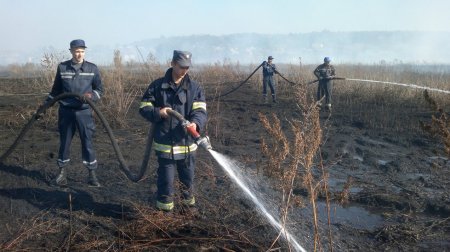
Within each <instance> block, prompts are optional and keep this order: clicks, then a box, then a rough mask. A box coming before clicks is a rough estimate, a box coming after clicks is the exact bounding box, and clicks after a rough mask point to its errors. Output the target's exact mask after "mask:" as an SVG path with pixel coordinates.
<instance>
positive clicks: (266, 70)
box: [262, 56, 278, 103]
mask: <svg viewBox="0 0 450 252" xmlns="http://www.w3.org/2000/svg"><path fill="white" fill-rule="evenodd" d="M272 61H273V57H272V56H269V57H268V58H267V61H264V62H263V65H262V68H263V99H264V103H267V86H269V88H270V92H271V93H272V102H273V103H276V102H277V97H276V94H275V79H274V78H273V75H274V74H275V73H278V71H277V67H276V66H275V64H273V63H272Z"/></svg>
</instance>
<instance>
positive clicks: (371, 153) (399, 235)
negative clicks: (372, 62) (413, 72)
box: [0, 79, 450, 251]
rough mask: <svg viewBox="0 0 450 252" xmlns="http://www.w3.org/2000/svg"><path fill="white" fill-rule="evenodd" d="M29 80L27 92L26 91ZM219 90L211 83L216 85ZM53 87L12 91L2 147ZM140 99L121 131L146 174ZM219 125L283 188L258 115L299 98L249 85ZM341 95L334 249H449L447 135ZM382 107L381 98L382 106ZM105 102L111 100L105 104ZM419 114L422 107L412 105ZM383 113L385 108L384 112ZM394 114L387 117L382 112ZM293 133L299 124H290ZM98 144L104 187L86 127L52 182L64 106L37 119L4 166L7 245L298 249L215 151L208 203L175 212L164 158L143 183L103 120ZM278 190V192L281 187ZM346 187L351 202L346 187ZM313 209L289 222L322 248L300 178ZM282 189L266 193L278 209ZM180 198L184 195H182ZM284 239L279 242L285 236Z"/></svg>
mask: <svg viewBox="0 0 450 252" xmlns="http://www.w3.org/2000/svg"><path fill="white" fill-rule="evenodd" d="M0 81H1V82H2V84H1V87H4V86H6V85H14V87H16V86H17V87H16V88H14V89H12V90H11V89H10V90H6V91H5V93H8V92H9V93H11V92H12V93H25V92H26V89H25V88H24V87H23V86H21V85H19V84H20V83H22V82H20V81H18V80H11V79H0ZM20 87H22V88H23V89H21V88H20ZM207 91H208V88H207ZM43 98H44V96H3V97H2V98H1V101H0V113H1V117H2V121H3V123H2V125H1V131H0V134H1V139H2V143H1V152H2V153H4V152H5V151H6V149H7V148H8V147H9V146H10V145H11V144H12V142H13V141H14V139H15V138H16V136H17V134H18V133H19V131H20V129H21V127H22V126H23V125H24V124H25V123H26V121H27V120H28V118H30V115H31V113H32V111H34V110H35V109H36V108H37V105H38V104H39V102H40V101H42V100H43ZM138 105H139V97H137V98H136V101H135V102H134V103H133V105H132V108H131V109H130V112H129V114H128V117H127V121H128V125H129V126H128V127H127V128H124V129H114V133H115V135H116V138H117V140H118V142H119V145H120V147H121V150H122V152H123V154H124V157H125V159H126V160H127V162H128V164H129V165H130V166H131V167H132V168H133V169H134V170H135V171H137V169H138V167H139V166H140V162H141V159H142V156H143V152H144V147H145V139H146V133H147V128H148V124H147V123H146V122H145V121H144V120H143V119H142V118H141V117H140V116H139V114H138V113H137V108H138ZM208 106H209V107H208V110H209V111H210V122H209V125H208V133H209V135H210V137H211V142H212V145H213V147H214V149H215V150H217V151H218V152H221V153H224V154H226V155H227V156H229V157H232V158H233V159H236V160H239V161H240V162H241V163H243V164H245V165H246V167H248V168H249V170H250V173H251V174H252V176H254V179H255V181H257V182H258V181H259V184H258V183H257V185H256V186H257V187H260V188H261V191H271V190H272V189H273V188H272V186H271V182H270V180H268V179H266V178H261V177H259V178H258V176H261V175H255V174H254V172H251V170H252V169H254V168H256V166H258V165H261V160H264V159H263V158H261V154H260V146H259V145H260V137H261V136H263V135H265V131H264V129H263V127H262V126H261V125H260V123H259V119H258V112H261V113H263V114H267V115H269V114H270V113H272V112H274V113H276V114H277V115H278V116H279V118H280V119H281V120H283V118H295V117H298V116H299V115H298V112H296V110H295V104H294V102H293V101H292V99H290V98H287V97H286V96H283V94H281V95H280V98H279V103H278V104H263V103H262V102H261V100H260V95H259V91H255V89H253V88H252V87H251V85H244V86H243V87H242V88H241V89H239V90H238V91H236V92H234V93H233V95H230V96H226V97H223V98H222V100H221V102H220V103H210V104H209V105H208ZM345 106H346V105H345V104H343V102H341V103H339V100H338V101H336V106H335V109H334V110H333V113H332V114H331V116H329V114H328V113H327V112H321V120H322V125H323V130H324V141H323V144H322V146H321V154H322V157H323V162H324V165H325V167H326V168H327V170H328V172H329V180H328V185H329V191H330V195H331V196H332V202H331V212H330V217H331V223H330V224H331V236H332V240H333V249H334V251H433V250H434V251H449V250H450V239H449V237H450V235H449V234H450V224H449V217H450V197H449V190H450V189H449V188H450V187H449V185H450V176H449V175H450V174H449V173H450V172H449V171H450V161H449V160H448V157H446V156H445V155H444V154H443V153H442V152H441V150H442V146H441V143H440V142H439V141H438V140H437V139H434V138H430V136H429V135H428V134H426V133H424V132H420V131H408V130H403V131H402V130H400V131H399V130H398V128H389V127H378V128H377V127H373V123H372V122H369V121H367V120H366V119H365V118H366V117H364V116H358V115H361V114H363V113H364V111H363V110H361V111H352V113H343V112H340V111H349V110H348V108H346V107H345ZM372 106H377V104H373V105H372ZM100 108H101V110H105V109H107V108H104V107H100ZM411 111H415V110H414V109H412V110H411ZM431 114H432V113H431V112H429V113H423V112H417V113H414V112H412V113H411V112H409V113H408V118H410V119H411V118H412V119H411V120H419V119H420V120H424V121H426V120H430V118H431ZM379 116H380V115H379ZM381 116H383V115H381ZM285 128H286V131H288V128H289V127H288V124H286V127H285ZM95 148H96V150H97V155H98V160H99V162H100V166H99V170H98V174H99V178H100V181H101V183H102V187H100V188H92V187H88V186H87V184H86V180H87V170H86V169H85V168H84V167H83V166H82V165H81V157H80V156H81V155H80V143H79V140H78V135H76V136H75V138H74V142H73V145H72V163H71V166H70V168H69V174H68V177H69V185H68V186H67V187H54V186H52V185H51V184H50V181H51V179H52V178H54V177H55V176H56V174H57V172H58V170H57V167H56V158H57V150H58V132H57V128H56V117H55V109H52V110H51V111H49V112H48V113H47V115H46V118H44V119H43V120H41V121H38V122H36V123H35V125H34V126H33V128H32V129H31V130H30V132H28V134H27V136H26V137H25V139H24V140H23V141H22V142H21V143H20V144H19V146H18V148H17V149H16V150H15V151H14V152H13V154H12V155H11V156H10V157H8V159H7V160H6V162H5V163H4V164H1V167H0V230H1V231H0V247H1V248H2V250H11V251H16V250H20V251H54V250H71V251H86V250H89V251H97V250H98V251H119V250H124V251H173V250H176V251H199V250H200V251H248V250H250V251H266V250H269V249H274V250H281V251H287V250H289V247H288V245H287V244H286V243H285V242H284V241H283V240H282V239H280V240H277V241H276V238H277V235H278V233H277V232H276V230H274V229H273V228H272V226H270V224H268V222H267V220H266V219H265V218H263V217H261V215H259V214H258V212H257V210H256V207H255V205H254V204H253V203H252V202H250V201H249V200H248V199H247V198H246V197H244V194H243V192H242V191H241V190H240V189H239V188H238V187H237V186H236V185H235V184H234V183H233V182H232V181H231V179H230V178H229V177H228V176H227V175H226V174H225V173H224V171H223V170H222V169H221V168H220V166H219V165H218V164H217V163H216V162H215V161H214V160H213V158H212V157H211V156H210V155H209V154H208V153H207V152H206V151H204V150H200V151H199V153H198V156H197V157H198V158H197V177H196V191H197V193H196V195H197V202H198V205H197V207H196V208H194V209H185V208H183V207H182V206H180V204H177V205H176V208H175V211H174V212H173V213H171V214H165V213H161V212H158V211H156V210H155V209H154V200H155V199H154V193H155V191H156V188H155V175H154V168H155V165H156V164H155V160H154V158H152V160H151V164H150V169H149V171H148V172H147V175H146V177H145V178H144V179H143V180H142V181H140V182H138V183H133V182H130V181H128V179H127V178H126V177H125V176H124V175H123V174H122V172H121V171H120V169H119V164H118V162H117V158H116V157H115V154H114V151H113V149H112V147H111V144H110V140H109V139H108V137H107V134H106V133H105V130H104V128H103V126H102V125H100V123H99V121H97V132H96V138H95ZM271 188H272V189H271ZM344 189H346V191H347V194H346V195H345V197H344V198H345V199H346V203H345V204H340V202H342V199H343V197H342V195H343V194H342V191H343V190H344ZM294 193H295V194H296V195H297V196H300V197H301V198H302V199H303V202H304V204H303V205H302V206H295V207H293V208H292V209H291V214H290V217H289V227H290V228H291V230H292V233H294V234H295V236H296V237H297V238H298V242H299V243H300V244H301V245H302V246H304V247H305V248H306V249H307V250H308V251H311V250H313V241H312V237H313V227H312V215H311V210H310V209H311V206H310V204H309V203H308V198H307V191H306V190H305V189H304V188H303V187H302V186H301V185H300V184H299V185H298V187H296V188H295V189H294ZM274 195H276V193H273V192H272V193H271V192H269V193H268V194H267V198H266V199H265V201H268V202H272V203H270V204H269V205H273V206H272V208H275V209H276V206H277V202H278V201H277V200H278V199H277V198H276V196H274ZM176 203H179V202H176ZM325 206H326V204H325V200H324V198H323V197H321V196H319V198H318V209H319V213H320V214H319V221H320V229H321V246H322V248H323V249H324V250H329V245H328V244H329V235H328V225H327V218H326V216H327V214H326V211H325V210H326V207H325ZM274 241H276V242H274Z"/></svg>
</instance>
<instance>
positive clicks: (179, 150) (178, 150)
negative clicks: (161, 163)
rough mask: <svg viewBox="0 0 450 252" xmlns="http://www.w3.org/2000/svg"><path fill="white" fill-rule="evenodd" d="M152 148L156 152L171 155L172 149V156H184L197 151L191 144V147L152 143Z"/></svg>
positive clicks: (195, 146) (194, 145)
mask: <svg viewBox="0 0 450 252" xmlns="http://www.w3.org/2000/svg"><path fill="white" fill-rule="evenodd" d="M153 147H154V148H155V150H156V151H159V152H164V153H171V152H172V148H173V154H185V153H189V152H193V151H195V150H197V145H196V144H191V146H183V145H181V146H173V147H172V146H171V145H166V144H159V143H157V142H153Z"/></svg>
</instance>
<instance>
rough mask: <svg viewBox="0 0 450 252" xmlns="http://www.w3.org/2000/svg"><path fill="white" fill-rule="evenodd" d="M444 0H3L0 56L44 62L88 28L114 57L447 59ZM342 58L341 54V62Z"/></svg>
mask: <svg viewBox="0 0 450 252" xmlns="http://www.w3.org/2000/svg"><path fill="white" fill-rule="evenodd" d="M449 9H450V1H447V0H429V1H422V0H408V1H406V0H398V1H392V0H377V1H373V0H370V1H360V0H344V1H335V0H321V1H312V0H283V1H269V0H247V1H240V0H227V1H222V0H218V1H210V0H190V1H183V0H173V1H148V0H131V1H110V0H96V1H89V0H79V1H77V2H74V3H61V2H60V1H56V0H40V1H27V0H0V22H1V23H2V24H3V25H2V26H0V33H1V34H2V39H1V40H0V64H3V65H5V64H11V63H26V62H39V60H40V58H41V57H42V55H43V54H44V52H61V51H65V52H66V53H67V48H68V44H69V42H70V40H72V39H78V38H82V39H84V40H86V43H87V45H88V47H89V48H88V54H87V58H88V59H91V60H92V61H97V62H99V63H108V62H111V61H112V57H113V54H112V52H113V51H114V49H119V50H121V51H123V53H124V55H125V57H126V58H127V57H128V58H129V59H134V60H137V59H139V57H138V56H137V55H138V54H139V53H138V52H137V49H136V46H138V47H139V50H141V53H142V54H143V55H144V57H145V56H146V55H147V54H148V53H149V52H152V53H153V54H154V55H155V56H156V58H157V59H158V60H159V61H162V62H164V61H166V60H167V59H168V58H170V54H171V52H172V50H173V49H176V48H178V49H184V50H191V51H193V53H194V56H195V59H196V60H197V62H199V63H202V62H211V61H212V62H216V61H222V60H224V59H225V58H226V59H229V60H230V61H232V62H235V61H239V62H242V63H247V62H260V61H261V60H262V59H264V58H266V57H267V55H269V54H273V55H274V57H275V58H276V60H277V61H278V62H298V60H299V57H302V59H303V60H304V62H320V59H321V58H323V56H325V55H329V56H331V57H333V58H334V59H336V61H337V62H379V61H381V60H386V61H394V60H398V61H403V62H415V63H416V62H424V61H425V62H437V63H449V62H450V60H448V59H449V58H450V57H448V51H450V50H448V49H449V48H450V46H448V45H449V43H448V40H449V32H450V28H449V26H448V24H449V23H450V15H448V10H449ZM336 61H335V62H336Z"/></svg>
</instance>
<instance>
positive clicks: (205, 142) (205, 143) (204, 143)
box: [0, 93, 212, 182]
mask: <svg viewBox="0 0 450 252" xmlns="http://www.w3.org/2000/svg"><path fill="white" fill-rule="evenodd" d="M72 97H75V98H78V99H79V100H81V101H83V102H86V103H87V104H89V106H91V108H92V110H93V111H94V112H95V113H96V114H97V116H98V117H99V119H100V121H101V122H102V124H103V126H104V127H105V129H106V132H107V134H108V136H109V139H110V140H111V144H112V146H113V149H114V151H115V153H116V156H117V158H118V160H119V163H120V169H121V170H122V172H123V173H124V174H125V176H126V177H127V178H128V179H129V180H131V181H133V182H138V181H140V180H141V179H142V178H143V177H144V175H145V172H146V171H147V168H148V162H149V159H150V153H151V149H152V143H153V134H154V129H155V125H154V124H151V125H150V128H149V131H148V135H147V144H146V147H145V152H144V158H143V160H142V163H141V168H140V169H139V173H138V174H133V173H132V172H131V170H130V169H129V167H128V165H127V164H126V161H125V159H124V158H123V155H122V152H121V151H120V148H119V145H118V144H117V141H116V138H115V136H114V133H113V131H112V129H111V127H110V126H109V123H108V121H107V120H106V118H105V117H104V116H103V114H102V113H101V112H100V110H99V109H98V108H97V106H96V105H95V104H94V102H93V101H91V100H89V99H86V98H84V97H83V96H82V95H79V94H75V93H64V94H61V95H58V96H56V97H54V98H53V99H52V100H51V101H49V102H47V103H45V104H44V105H42V106H40V107H39V108H38V109H37V110H36V112H35V113H34V114H33V116H32V117H31V119H30V120H29V121H28V122H27V124H26V125H25V126H24V127H23V128H22V130H21V131H20V133H19V135H18V136H17V138H16V139H15V141H14V143H13V144H12V145H11V146H10V147H9V148H8V150H6V152H5V153H4V154H3V155H2V156H1V157H0V163H3V162H4V161H5V160H6V158H7V157H8V156H9V155H10V154H11V153H12V152H13V151H14V149H15V148H16V147H17V145H18V144H19V142H20V141H21V140H22V139H23V138H24V136H25V134H26V133H27V132H28V130H30V128H31V126H32V125H33V124H34V122H36V121H37V120H38V119H39V118H40V117H41V116H42V114H44V113H45V111H46V110H47V109H48V108H50V107H51V106H53V105H54V104H55V103H56V102H57V101H59V100H62V99H65V98H72ZM167 113H168V114H169V115H170V116H172V117H174V118H176V119H177V120H178V121H180V122H181V123H182V125H183V127H185V128H186V131H187V133H189V134H191V135H192V137H193V138H194V140H195V143H196V144H197V145H199V146H201V147H203V148H205V149H207V150H209V149H212V147H211V144H210V142H209V138H208V137H201V136H200V134H199V133H198V132H197V131H196V130H195V129H192V128H193V127H187V126H188V125H189V124H190V122H189V121H188V120H186V119H185V118H184V117H183V116H182V115H181V114H179V113H178V112H176V111H173V110H167Z"/></svg>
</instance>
